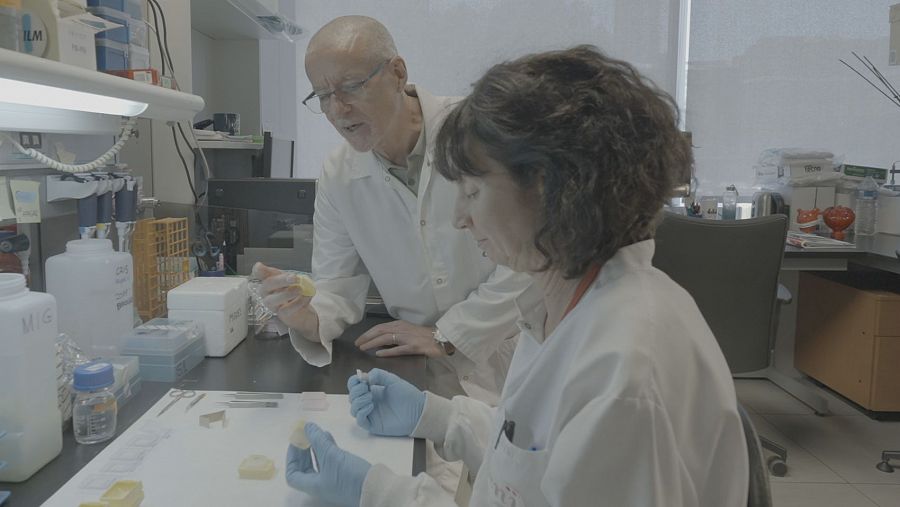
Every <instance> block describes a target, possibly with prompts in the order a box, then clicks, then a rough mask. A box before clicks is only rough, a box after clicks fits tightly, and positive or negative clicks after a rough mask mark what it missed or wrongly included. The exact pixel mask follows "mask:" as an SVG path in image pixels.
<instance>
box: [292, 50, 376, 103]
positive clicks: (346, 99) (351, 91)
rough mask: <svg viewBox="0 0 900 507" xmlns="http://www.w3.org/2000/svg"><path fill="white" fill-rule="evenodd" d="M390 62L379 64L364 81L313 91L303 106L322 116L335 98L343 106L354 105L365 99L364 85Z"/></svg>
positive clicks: (349, 82) (304, 100)
mask: <svg viewBox="0 0 900 507" xmlns="http://www.w3.org/2000/svg"><path fill="white" fill-rule="evenodd" d="M389 61H391V60H390V59H388V60H385V61H383V62H381V63H379V64H378V65H377V66H376V67H375V69H373V70H372V72H370V73H369V75H368V76H366V78H365V79H361V80H359V81H348V82H346V83H342V84H340V85H338V86H337V87H336V88H335V89H334V90H331V91H327V92H322V93H316V92H315V91H313V92H312V93H310V94H309V95H307V96H306V98H305V99H303V105H304V106H306V107H307V109H309V110H310V111H312V112H313V113H315V114H322V113H324V112H325V111H327V110H328V108H329V107H331V102H332V100H333V99H334V97H335V96H337V98H338V100H340V101H341V102H343V103H344V104H354V103H356V102H359V101H360V100H363V99H365V98H366V83H368V82H369V81H371V80H372V78H373V77H375V76H376V75H378V73H379V72H381V70H382V69H384V66H385V65H387V63H388V62H389Z"/></svg>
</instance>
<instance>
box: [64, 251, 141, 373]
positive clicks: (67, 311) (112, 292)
mask: <svg viewBox="0 0 900 507" xmlns="http://www.w3.org/2000/svg"><path fill="white" fill-rule="evenodd" d="M46 277H47V292H49V293H50V294H53V295H54V296H55V297H56V303H57V304H58V305H59V330H60V331H61V332H63V333H66V334H68V335H69V336H70V337H71V338H72V339H73V340H75V343H77V344H78V346H79V347H81V349H82V350H83V351H84V353H85V354H86V355H88V356H89V357H113V356H117V355H119V348H120V345H119V338H120V337H122V335H124V334H125V333H127V332H128V331H130V330H131V329H132V328H133V327H134V295H133V294H134V270H133V269H132V261H131V255H130V254H127V253H124V252H116V251H114V250H113V247H112V241H110V240H108V239H79V240H75V241H69V242H68V243H66V252H65V253H62V254H59V255H54V256H53V257H50V258H49V259H47V273H46Z"/></svg>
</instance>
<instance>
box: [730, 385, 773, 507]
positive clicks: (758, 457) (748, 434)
mask: <svg viewBox="0 0 900 507" xmlns="http://www.w3.org/2000/svg"><path fill="white" fill-rule="evenodd" d="M738 413H739V414H741V424H742V425H743V426H744V438H745V439H746V440H747V455H748V457H749V458H750V479H749V480H750V482H749V488H748V490H747V493H748V494H747V507H771V506H772V491H771V489H769V470H768V469H767V468H766V460H765V455H763V451H762V447H761V446H760V444H759V436H758V435H757V434H756V428H754V427H753V422H752V421H750V416H749V415H747V411H746V410H744V407H742V406H741V404H740V403H738Z"/></svg>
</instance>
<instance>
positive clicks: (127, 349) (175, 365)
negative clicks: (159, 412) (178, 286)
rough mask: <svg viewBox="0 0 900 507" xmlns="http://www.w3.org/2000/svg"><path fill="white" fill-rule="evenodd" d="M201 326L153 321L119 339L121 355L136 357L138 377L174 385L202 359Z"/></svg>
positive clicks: (196, 323)
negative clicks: (138, 369)
mask: <svg viewBox="0 0 900 507" xmlns="http://www.w3.org/2000/svg"><path fill="white" fill-rule="evenodd" d="M204 352H205V349H204V346H203V325H202V324H200V323H198V322H194V321H190V320H174V319H162V318H159V319H153V320H151V321H149V322H147V323H145V324H142V325H140V326H138V327H136V328H134V330H132V331H131V332H129V333H127V334H126V335H124V336H123V337H122V354H124V355H126V356H137V357H138V360H139V361H140V371H141V376H142V378H143V379H144V380H148V381H153V382H175V381H177V380H178V379H180V378H181V377H183V376H184V375H185V374H186V373H187V372H189V371H191V369H193V368H194V367H195V366H197V365H198V364H199V363H200V361H202V360H203V356H204Z"/></svg>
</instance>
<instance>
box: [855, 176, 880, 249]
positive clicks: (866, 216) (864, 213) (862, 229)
mask: <svg viewBox="0 0 900 507" xmlns="http://www.w3.org/2000/svg"><path fill="white" fill-rule="evenodd" d="M877 202H878V183H876V182H875V180H874V179H873V178H872V177H871V176H866V179H864V180H862V183H860V184H859V187H857V189H856V234H860V235H872V234H875V220H876V218H877V217H876V215H877V213H878V207H877V206H878V204H877Z"/></svg>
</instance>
